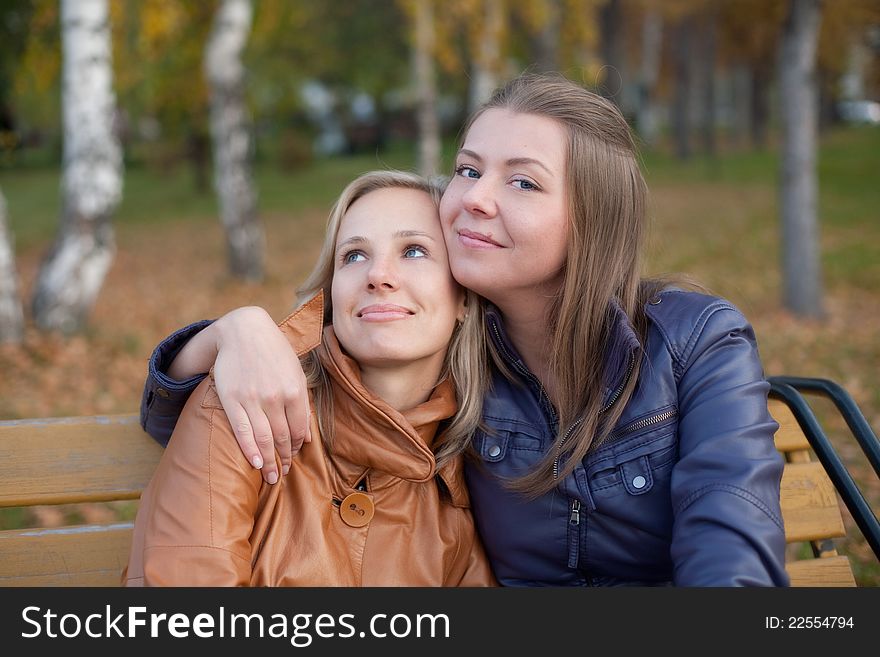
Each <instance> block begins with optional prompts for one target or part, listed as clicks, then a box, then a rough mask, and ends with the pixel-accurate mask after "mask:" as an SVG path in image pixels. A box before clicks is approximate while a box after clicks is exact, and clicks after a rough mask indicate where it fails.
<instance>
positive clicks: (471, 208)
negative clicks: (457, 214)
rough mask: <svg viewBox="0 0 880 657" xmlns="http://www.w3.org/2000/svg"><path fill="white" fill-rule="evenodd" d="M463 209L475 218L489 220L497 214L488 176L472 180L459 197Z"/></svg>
mask: <svg viewBox="0 0 880 657" xmlns="http://www.w3.org/2000/svg"><path fill="white" fill-rule="evenodd" d="M461 202H462V205H464V209H465V210H467V211H468V212H469V213H470V214H472V215H474V216H475V217H483V218H486V219H491V218H492V217H494V216H495V215H496V214H497V213H498V207H497V204H496V201H495V194H494V191H493V188H492V181H491V180H490V179H489V177H488V176H483V177H482V178H478V179H476V180H472V181H471V182H470V184H469V185H468V188H467V189H466V190H465V192H464V194H462V196H461Z"/></svg>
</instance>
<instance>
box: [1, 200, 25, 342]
mask: <svg viewBox="0 0 880 657" xmlns="http://www.w3.org/2000/svg"><path fill="white" fill-rule="evenodd" d="M23 336H24V313H23V312H22V308H21V299H20V298H19V296H18V276H17V275H16V273H15V250H14V249H13V248H12V233H11V231H10V230H9V228H8V226H7V218H6V199H5V198H4V197H3V191H2V190H0V343H3V342H21V339H22V337H23Z"/></svg>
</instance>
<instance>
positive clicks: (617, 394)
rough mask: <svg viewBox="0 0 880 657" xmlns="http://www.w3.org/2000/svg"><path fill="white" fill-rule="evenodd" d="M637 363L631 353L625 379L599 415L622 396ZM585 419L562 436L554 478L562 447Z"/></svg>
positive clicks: (575, 423) (557, 470)
mask: <svg viewBox="0 0 880 657" xmlns="http://www.w3.org/2000/svg"><path fill="white" fill-rule="evenodd" d="M635 365H636V357H635V356H634V355H632V354H630V357H629V365H628V366H627V368H626V376H625V377H623V381H621V383H620V385H619V386H617V388H616V389H615V391H614V392H613V393H612V394H611V397H609V398H608V401H607V402H606V403H605V405H604V406H603V407H602V408H601V409H600V410H599V415H602V414H603V413H605V412H606V411H607V410H608V409H609V408H611V407H612V406H613V405H614V402H616V401H617V399H618V398H619V397H620V395H621V393H622V392H623V389H624V388H625V387H626V384H627V383H629V377H630V376H631V375H632V371H633V368H634V367H635ZM582 421H583V418H578V419H577V420H575V421H574V423H573V424H572V425H571V426H570V427H569V428H568V431H566V432H565V435H564V436H563V437H562V440H560V441H559V446H558V447H557V448H556V458H555V459H553V479H558V478H559V456H560V455H561V454H562V447H563V446H564V445H565V441H567V440H568V438H569V436H571V434H572V432H573V431H574V430H575V429H576V428H577V426H578V425H579V424H580V423H581V422H582Z"/></svg>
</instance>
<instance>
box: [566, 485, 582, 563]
mask: <svg viewBox="0 0 880 657" xmlns="http://www.w3.org/2000/svg"><path fill="white" fill-rule="evenodd" d="M580 524H581V503H580V500H577V499H574V500H572V501H571V515H569V517H568V567H569V568H577V567H578V560H579V559H580V546H581V531H580V530H581V528H580Z"/></svg>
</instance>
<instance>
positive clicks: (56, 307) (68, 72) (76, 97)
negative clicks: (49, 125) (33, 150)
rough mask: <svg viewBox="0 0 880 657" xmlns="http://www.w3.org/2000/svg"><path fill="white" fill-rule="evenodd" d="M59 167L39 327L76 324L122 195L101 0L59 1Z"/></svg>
mask: <svg viewBox="0 0 880 657" xmlns="http://www.w3.org/2000/svg"><path fill="white" fill-rule="evenodd" d="M61 33H62V54H63V68H62V78H63V83H62V84H63V89H62V101H63V110H62V114H63V123H64V173H63V178H62V215H61V225H60V231H59V235H58V238H57V239H56V241H55V244H54V246H53V247H52V250H51V252H50V253H49V255H48V256H47V258H46V260H45V261H44V262H43V265H42V267H41V269H40V273H39V275H38V277H37V283H36V286H35V290H34V297H33V311H34V320H35V321H36V323H37V325H38V326H39V327H40V328H43V329H47V330H60V331H63V332H65V333H71V332H73V331H76V330H78V329H80V328H82V326H83V324H84V323H85V320H86V317H87V315H88V313H89V311H90V310H91V308H92V306H93V305H94V302H95V299H96V298H97V296H98V292H99V290H100V288H101V285H102V284H103V282H104V277H105V276H106V274H107V271H108V269H109V268H110V264H111V262H112V261H113V256H114V253H115V242H114V239H113V228H112V226H111V225H110V219H111V217H112V214H113V211H114V210H115V209H116V206H117V205H118V204H119V201H120V199H121V197H122V150H121V148H120V145H119V141H118V139H117V137H116V135H115V134H114V130H113V121H114V117H115V114H116V98H115V95H114V92H113V68H112V61H111V55H112V51H111V44H110V24H109V13H108V4H107V0H62V2H61Z"/></svg>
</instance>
